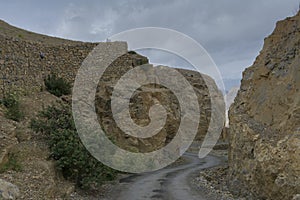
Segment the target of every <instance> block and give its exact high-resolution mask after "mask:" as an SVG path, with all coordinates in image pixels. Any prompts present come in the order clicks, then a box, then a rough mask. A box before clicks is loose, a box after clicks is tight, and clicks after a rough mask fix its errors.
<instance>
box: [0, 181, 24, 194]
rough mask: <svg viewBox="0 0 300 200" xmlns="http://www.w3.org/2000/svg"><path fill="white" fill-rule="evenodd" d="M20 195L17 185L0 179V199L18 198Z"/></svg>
mask: <svg viewBox="0 0 300 200" xmlns="http://www.w3.org/2000/svg"><path fill="white" fill-rule="evenodd" d="M19 196H20V191H19V188H18V187H17V186H15V185H14V184H12V183H9V182H7V181H4V180H2V179H0V199H16V198H17V197H19Z"/></svg>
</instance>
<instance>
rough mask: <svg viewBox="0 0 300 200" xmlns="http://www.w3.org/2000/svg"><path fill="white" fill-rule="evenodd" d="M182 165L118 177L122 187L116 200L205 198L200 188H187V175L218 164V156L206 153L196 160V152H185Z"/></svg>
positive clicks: (189, 199)
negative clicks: (122, 184) (120, 178)
mask: <svg viewBox="0 0 300 200" xmlns="http://www.w3.org/2000/svg"><path fill="white" fill-rule="evenodd" d="M183 157H184V158H185V159H186V160H187V162H185V163H184V164H181V165H179V166H175V167H167V168H164V169H161V170H158V171H156V172H151V173H144V174H139V175H132V176H129V177H127V178H124V179H122V180H121V181H120V182H123V183H124V184H125V188H124V189H123V190H122V192H121V193H120V194H118V198H117V199H118V200H129V199H130V200H207V199H206V198H205V197H204V196H203V195H202V194H201V193H200V191H196V190H193V189H192V187H190V183H189V178H190V177H191V176H192V175H193V174H194V173H195V172H198V171H200V170H201V169H206V168H210V167H214V166H217V165H220V164H221V162H222V159H221V158H218V157H215V156H207V157H206V158H204V159H199V158H198V156H197V154H193V153H185V154H184V155H183Z"/></svg>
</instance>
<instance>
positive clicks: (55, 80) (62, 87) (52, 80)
mask: <svg viewBox="0 0 300 200" xmlns="http://www.w3.org/2000/svg"><path fill="white" fill-rule="evenodd" d="M44 83H45V86H46V89H47V91H48V92H50V93H51V94H53V95H55V96H57V97H60V96H62V95H69V94H71V84H70V83H68V82H67V81H66V80H65V79H63V78H60V77H57V75H56V74H53V73H52V74H50V75H48V77H47V78H45V80H44Z"/></svg>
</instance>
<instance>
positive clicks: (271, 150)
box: [229, 13, 300, 200]
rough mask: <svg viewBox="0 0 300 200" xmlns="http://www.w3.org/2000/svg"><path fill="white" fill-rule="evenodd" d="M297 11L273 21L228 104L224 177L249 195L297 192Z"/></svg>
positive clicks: (299, 169)
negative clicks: (228, 167) (274, 27)
mask: <svg viewBox="0 0 300 200" xmlns="http://www.w3.org/2000/svg"><path fill="white" fill-rule="evenodd" d="M299 45H300V14H299V13H298V14H297V15H296V16H294V17H292V18H287V19H286V20H283V21H280V22H278V23H277V26H276V29H275V30H274V32H273V33H272V34H271V35H270V36H269V37H268V38H266V39H265V43H264V47H263V50H262V51H261V52H260V55H259V56H258V57H257V59H256V61H255V62H254V64H253V66H251V67H249V68H248V69H246V70H245V71H244V73H243V80H242V84H241V88H240V90H239V92H238V95H237V98H236V99H235V102H234V104H233V105H232V106H231V109H230V114H229V117H230V152H229V165H230V177H229V182H230V186H231V190H232V191H233V192H235V193H241V194H244V195H245V196H247V197H248V198H249V199H258V198H259V199H281V200H285V199H286V200H288V199H293V197H294V198H296V196H297V194H298V195H299V193H300V53H299V47H300V46H299Z"/></svg>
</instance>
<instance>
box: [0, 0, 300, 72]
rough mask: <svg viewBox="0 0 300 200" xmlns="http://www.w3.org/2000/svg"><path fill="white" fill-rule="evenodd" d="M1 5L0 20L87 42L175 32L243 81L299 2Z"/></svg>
mask: <svg viewBox="0 0 300 200" xmlns="http://www.w3.org/2000/svg"><path fill="white" fill-rule="evenodd" d="M1 4H2V5H1V7H0V13H1V14H0V17H1V18H3V19H4V20H8V21H9V22H11V23H13V24H14V25H17V26H19V27H23V28H26V29H30V30H32V31H36V32H40V33H45V34H50V35H55V36H59V37H66V38H70V39H76V40H83V41H101V40H105V39H106V38H107V37H109V36H111V35H112V34H116V33H118V32H120V31H124V30H128V29H131V28H137V27H145V26H157V27H165V28H171V29H174V30H177V31H180V32H182V33H184V34H187V35H189V36H190V37H192V38H194V39H195V40H196V41H198V42H199V43H201V44H202V45H203V46H204V47H205V48H206V49H207V51H208V52H209V53H210V54H211V56H212V58H213V59H214V60H215V62H216V63H217V65H218V66H219V68H220V71H221V72H222V74H223V76H224V77H225V78H240V77H241V71H242V70H243V69H244V68H245V67H247V66H249V65H251V63H252V62H253V60H254V59H255V56H256V55H257V54H258V52H259V50H260V49H261V47H262V44H263V39H264V37H266V36H267V35H269V34H270V33H271V31H272V30H273V29H274V26H275V22H276V21H278V20H279V19H284V18H285V17H287V16H290V15H292V14H295V10H296V9H297V8H298V4H299V1H298V0H285V1H282V0H264V1H261V0H252V1H240V0H228V1H216V0H198V1H192V0H173V1H171V0H164V1H161V0H153V1H139V0H124V1H97V0H90V1H79V0H77V1H71V0H66V1H58V0H53V1H37V0H35V1H34V0H31V1H26V2H25V1H6V2H5V3H4V2H3V3H1ZM187 51H188V49H187ZM144 53H145V54H149V52H148V53H147V52H144ZM149 55H150V56H152V57H153V59H152V60H153V61H154V62H167V64H168V63H171V64H172V65H176V66H180V65H184V62H181V61H179V59H176V58H174V57H170V56H167V55H165V54H157V55H156V54H155V53H153V52H152V53H150V54H149ZM163 55H164V56H163ZM176 60H177V61H176ZM174 63H177V64H174ZM162 64H163V63H162ZM241 65H243V66H241ZM183 67H186V66H183Z"/></svg>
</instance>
